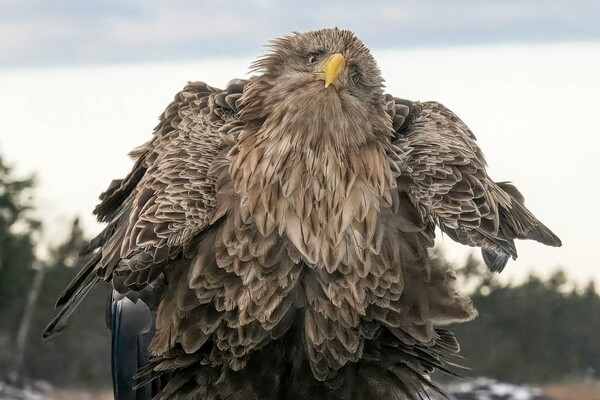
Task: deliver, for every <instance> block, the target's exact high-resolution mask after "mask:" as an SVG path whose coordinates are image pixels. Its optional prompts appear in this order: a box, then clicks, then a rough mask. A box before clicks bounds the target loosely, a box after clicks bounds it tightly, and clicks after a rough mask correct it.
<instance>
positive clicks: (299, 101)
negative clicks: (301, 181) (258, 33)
mask: <svg viewBox="0 0 600 400" xmlns="http://www.w3.org/2000/svg"><path fill="white" fill-rule="evenodd" d="M270 49H271V51H270V52H269V53H267V54H266V55H265V56H263V57H261V58H259V59H258V60H257V61H256V62H255V63H254V64H253V70H254V71H255V72H258V73H259V75H258V76H256V77H254V78H253V79H252V80H251V83H250V85H249V87H248V88H247V90H246V91H245V93H244V97H243V100H242V101H243V104H244V106H245V107H244V112H243V114H242V117H243V118H247V119H249V120H250V119H256V117H260V118H263V120H264V124H263V127H264V128H265V129H270V128H273V129H274V130H276V131H277V132H278V134H282V133H288V134H290V135H292V136H293V137H296V138H299V137H302V138H303V139H306V140H308V141H309V142H310V143H309V145H311V146H312V147H314V146H318V145H319V143H326V142H330V144H332V145H334V146H335V147H336V148H338V149H340V150H341V149H342V148H345V149H350V148H352V149H357V148H358V147H360V146H362V145H364V144H365V143H367V142H369V141H370V140H373V139H374V136H383V137H384V138H387V137H388V136H389V132H390V126H391V122H390V119H389V116H388V115H387V113H386V111H385V100H384V95H383V78H382V77H381V72H380V71H379V68H378V66H377V63H376V62H375V59H374V58H373V56H372V55H371V52H370V51H369V49H368V48H367V47H366V46H365V45H364V44H363V43H362V42H361V41H360V40H359V39H358V38H357V37H356V36H355V35H354V34H353V33H352V32H350V31H347V30H340V29H337V28H333V29H323V30H318V31H312V32H306V33H294V34H292V35H289V36H285V37H283V38H280V39H276V40H274V41H273V42H272V43H271V44H270ZM246 106H247V107H246ZM379 139H382V138H381V137H380V138H379ZM305 144H307V143H306V142H305Z"/></svg>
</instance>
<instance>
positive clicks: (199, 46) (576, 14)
mask: <svg viewBox="0 0 600 400" xmlns="http://www.w3.org/2000/svg"><path fill="white" fill-rule="evenodd" d="M598 15H600V3H598V2H597V1H593V0H579V1H566V0H547V1H544V2H539V1H535V0H489V1H485V2H475V1H472V0H455V1H452V2H448V1H443V0H437V1H436V0H424V1H420V2H415V1H407V0H403V1H391V0H384V1H378V2H364V1H359V0H347V1H321V0H308V1H304V2H295V1H279V2H275V1H272V0H254V1H245V2H239V1H233V0H223V1H219V2H212V1H191V0H183V1H177V2H172V3H169V4H167V3H165V2H163V1H158V0H146V1H132V2H122V1H116V0H101V1H93V2H88V1H79V0H61V1H59V0H22V1H15V0H1V1H0V48H2V49H3V51H2V52H1V53H0V66H4V67H10V66H13V67H15V66H41V65H60V64H82V63H88V64H89V63H115V62H132V61H164V60H177V59H179V60H181V59H200V58H206V57H210V56H215V55H221V56H222V55H230V56H231V55H239V54H244V55H247V54H258V53H259V52H260V48H261V46H262V45H263V44H265V43H266V42H267V41H268V40H269V39H272V38H274V37H277V36H280V35H282V34H286V33H289V32H290V31H292V30H307V29H316V28H322V27H326V26H339V27H343V28H348V29H352V30H354V31H355V32H357V34H359V36H360V37H361V38H362V39H363V40H365V42H367V43H368V45H369V46H370V47H372V48H407V47H420V46H427V47H432V46H436V47H441V46H449V45H470V44H481V43H499V42H556V41H590V40H599V39H600V24H598V23H597V16H598Z"/></svg>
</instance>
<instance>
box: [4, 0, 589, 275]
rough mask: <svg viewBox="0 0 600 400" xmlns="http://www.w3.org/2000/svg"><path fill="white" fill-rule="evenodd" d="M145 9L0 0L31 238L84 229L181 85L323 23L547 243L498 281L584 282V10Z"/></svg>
mask: <svg viewBox="0 0 600 400" xmlns="http://www.w3.org/2000/svg"><path fill="white" fill-rule="evenodd" d="M160 4H167V3H165V2H160V3H159V2H158V1H139V2H124V1H103V2H91V1H75V0H73V1H60V2H58V1H49V0H44V1H42V0H40V1H23V0H14V1H11V0H0V50H1V51H0V123H1V125H0V126H1V127H2V128H0V154H2V155H3V156H4V157H5V159H6V160H7V161H9V162H10V163H11V164H13V165H15V166H16V169H17V171H18V173H19V174H21V175H23V176H24V175H27V174H30V173H35V174H36V175H37V177H38V179H37V180H38V189H37V197H38V202H39V205H40V210H41V211H42V212H43V215H44V222H45V223H46V228H45V229H46V231H45V232H46V238H49V239H51V240H54V241H56V240H59V239H60V238H61V237H62V236H61V234H62V233H65V232H66V231H68V228H69V219H70V218H72V217H73V216H74V215H80V216H82V217H83V220H84V222H85V226H86V228H87V230H88V232H89V233H90V234H92V233H94V232H97V230H98V229H99V226H98V225H96V224H95V223H94V220H93V217H92V215H91V210H92V209H93V207H94V205H95V204H96V202H97V197H98V194H99V193H100V192H101V191H103V190H104V189H105V188H106V186H107V185H108V183H109V182H110V180H111V179H113V178H118V177H122V176H124V175H125V174H126V173H127V171H128V170H129V169H130V168H131V162H130V161H129V160H128V158H127V156H126V154H127V153H128V151H129V150H131V149H132V148H133V147H135V146H137V145H139V144H141V143H142V142H145V141H146V140H148V138H149V135H150V132H151V131H152V129H153V128H154V126H155V125H156V123H157V117H158V115H159V114H160V113H161V112H162V110H163V109H164V107H165V106H166V104H168V103H169V102H170V100H171V99H172V98H173V95H174V94H175V93H176V92H177V91H178V90H180V89H181V88H182V87H183V85H184V84H185V82H186V81H188V80H203V81H206V82H208V83H210V84H212V85H215V86H221V85H224V84H225V83H226V82H227V81H228V80H229V79H231V78H233V77H243V76H244V75H245V74H246V73H247V71H248V66H249V64H250V63H251V61H252V60H253V59H255V58H256V57H257V56H259V55H260V54H262V53H263V52H264V50H263V49H262V45H264V44H265V43H266V41H267V40H269V39H272V38H274V37H276V36H280V35H281V34H285V33H289V32H290V31H292V30H306V29H313V28H319V27H324V26H334V25H337V26H340V27H345V28H350V29H353V30H354V31H355V32H356V33H357V34H358V36H359V37H360V38H362V39H363V40H364V41H365V43H366V44H367V45H368V46H369V47H371V48H373V49H375V51H374V54H375V56H376V58H377V60H378V62H379V64H380V66H381V68H382V71H383V76H384V78H385V79H386V85H387V90H388V91H389V92H391V93H393V94H394V95H397V96H400V97H405V98H410V99H415V100H439V101H441V102H443V103H444V104H445V105H447V106H449V107H450V108H451V109H453V110H454V111H455V112H457V114H458V115H459V116H460V117H461V118H462V119H463V120H464V121H465V122H466V123H467V124H468V125H469V126H470V127H471V128H472V129H473V131H474V132H475V133H476V135H477V137H478V139H479V144H480V146H481V147H482V149H483V151H484V153H485V154H486V155H487V159H488V163H489V165H490V173H491V176H492V177H493V178H494V179H497V180H512V181H514V182H515V183H516V185H517V186H518V187H519V188H520V189H521V190H522V192H523V193H524V194H525V196H526V198H527V204H528V205H529V207H530V208H531V209H532V210H533V211H534V213H535V214H536V215H537V216H538V217H540V219H542V220H543V221H544V222H545V223H546V224H547V225H548V226H549V227H550V228H552V229H553V230H554V231H555V232H556V233H557V234H558V235H559V236H560V237H561V238H562V239H563V242H564V244H565V245H564V247H563V248H561V249H547V248H544V247H543V246H541V245H538V244H536V243H520V244H519V246H518V248H519V252H520V258H519V260H518V261H517V262H511V264H510V265H509V268H507V270H506V272H505V273H504V274H503V275H505V276H508V277H516V278H519V277H521V278H522V277H523V276H524V274H526V273H527V271H529V269H530V268H534V269H535V270H536V271H538V273H540V274H542V275H547V274H548V273H550V271H552V270H554V269H555V268H557V267H558V266H564V267H567V268H568V269H569V271H570V272H571V275H572V276H574V277H576V278H577V279H578V280H579V281H580V282H583V281H585V280H587V279H589V278H594V279H596V281H597V282H598V283H600V261H598V258H597V257H596V256H595V253H596V252H597V249H598V248H599V247H600V236H599V235H598V232H597V227H598V226H600V213H598V212H597V208H598V207H597V202H598V199H599V198H600V185H598V182H599V181H598V177H599V176H600V151H599V148H600V139H599V138H600V132H599V129H598V123H597V115H598V109H599V107H600V104H599V101H598V98H599V97H598V93H600V78H599V72H598V71H600V23H598V21H600V13H599V10H600V6H599V5H600V1H568V2H567V1H564V2H562V1H555V0H548V1H539V2H538V1H536V2H534V1H525V0H521V1H512V0H506V1H460V0H456V1H439V2H433V1H420V2H415V1H413V2H403V1H394V2H392V1H389V2H385V1H384V2H373V1H371V2H368V3H365V4H363V2H358V1H346V2H337V3H334V2H327V1H307V2H302V3H301V2H294V3H292V2H290V3H289V4H288V3H286V2H270V1H267V0H263V1H252V2H239V3H238V2H227V1H225V2H224V1H220V2H218V3H217V2H210V3H206V4H205V3H204V2H200V1H189V2H188V1H179V2H171V3H169V4H168V8H165V7H164V6H163V7H159V5H160ZM217 4H218V7H217ZM228 5H230V6H231V8H230V9H228V8H227V6H228ZM282 5H283V6H282ZM123 63H127V65H123ZM449 242H450V241H449V240H448V239H446V240H445V241H444V243H446V244H449ZM458 248H459V247H458V246H450V255H451V256H452V257H454V259H455V260H456V261H457V262H460V261H461V260H462V259H463V258H464V253H463V252H461V251H460V250H458Z"/></svg>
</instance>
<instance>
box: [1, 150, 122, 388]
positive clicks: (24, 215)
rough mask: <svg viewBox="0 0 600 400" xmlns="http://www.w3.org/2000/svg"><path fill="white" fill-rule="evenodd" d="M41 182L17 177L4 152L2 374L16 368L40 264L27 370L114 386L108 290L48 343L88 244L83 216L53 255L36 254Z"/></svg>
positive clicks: (61, 382) (66, 381)
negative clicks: (48, 329) (44, 335)
mask: <svg viewBox="0 0 600 400" xmlns="http://www.w3.org/2000/svg"><path fill="white" fill-rule="evenodd" d="M33 186H34V181H33V179H31V178H29V179H17V178H15V177H14V176H13V174H12V171H11V168H10V167H9V166H7V165H6V164H5V163H4V161H3V159H2V157H1V155H0V321H1V323H0V377H1V376H3V375H8V374H10V373H12V372H14V371H13V368H14V367H15V362H16V361H15V358H16V353H17V345H16V343H17V335H18V332H19V328H20V327H21V323H22V319H23V318H22V317H23V314H24V313H25V309H26V303H27V297H28V294H29V292H30V290H31V289H32V288H33V281H34V277H35V275H36V273H37V272H38V270H39V269H40V268H43V269H44V276H43V281H42V285H41V290H40V292H39V297H38V298H37V299H36V302H35V305H34V309H33V310H32V311H33V313H32V319H31V326H30V327H29V330H28V334H27V337H26V341H25V347H24V354H23V371H22V372H23V374H24V375H25V376H27V377H30V378H33V379H43V380H47V381H50V382H52V383H53V384H56V385H58V386H70V387H75V386H82V387H86V388H87V387H106V386H108V385H110V337H109V334H108V332H107V330H106V328H105V323H104V315H105V314H104V310H105V306H106V301H107V296H108V290H107V289H106V290H102V289H100V290H96V291H95V292H94V293H92V294H91V295H90V296H88V298H87V299H86V302H85V303H84V304H83V305H82V306H81V308H80V310H79V312H78V313H77V315H76V316H75V318H73V320H72V324H71V325H72V326H70V327H68V328H67V329H66V332H65V333H64V334H61V335H59V336H58V337H56V338H54V339H52V340H49V341H45V342H44V341H42V339H41V332H42V330H43V329H44V327H45V326H46V324H47V323H48V322H49V321H50V319H51V318H52V316H53V315H54V303H55V301H56V299H57V298H58V296H59V295H60V293H61V292H62V290H63V289H64V288H65V285H66V284H67V283H68V282H69V281H70V279H71V278H72V277H73V274H74V272H75V271H74V269H73V268H72V267H73V266H74V265H75V264H76V260H77V253H78V252H79V250H80V249H81V247H82V246H83V244H84V243H85V238H84V236H83V232H82V230H81V228H80V226H79V223H78V222H77V220H75V221H74V222H73V227H72V230H71V234H70V236H69V237H68V238H66V239H65V241H64V242H63V243H62V244H61V245H59V246H57V247H56V248H53V249H50V250H49V254H48V256H46V257H44V258H43V259H37V258H36V251H35V250H36V243H37V242H38V238H39V235H40V229H41V225H40V223H39V221H37V220H36V219H35V218H34V217H33V212H32V211H33V206H32V204H33Z"/></svg>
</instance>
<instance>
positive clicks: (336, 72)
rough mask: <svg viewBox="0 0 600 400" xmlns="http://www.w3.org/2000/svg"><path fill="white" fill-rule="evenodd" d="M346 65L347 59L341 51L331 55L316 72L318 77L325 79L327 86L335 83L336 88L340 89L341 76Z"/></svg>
mask: <svg viewBox="0 0 600 400" xmlns="http://www.w3.org/2000/svg"><path fill="white" fill-rule="evenodd" d="M345 67H346V59H345V58H344V56H343V55H341V54H340V53H335V54H332V55H331V56H329V58H327V60H325V62H324V63H323V65H322V66H321V68H319V70H318V71H317V73H316V76H317V78H318V79H321V80H324V81H325V87H326V88H327V87H329V85H331V84H332V83H333V86H335V88H336V89H338V90H339V89H340V87H341V85H342V84H341V82H340V76H341V75H342V73H343V72H344V69H345Z"/></svg>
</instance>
